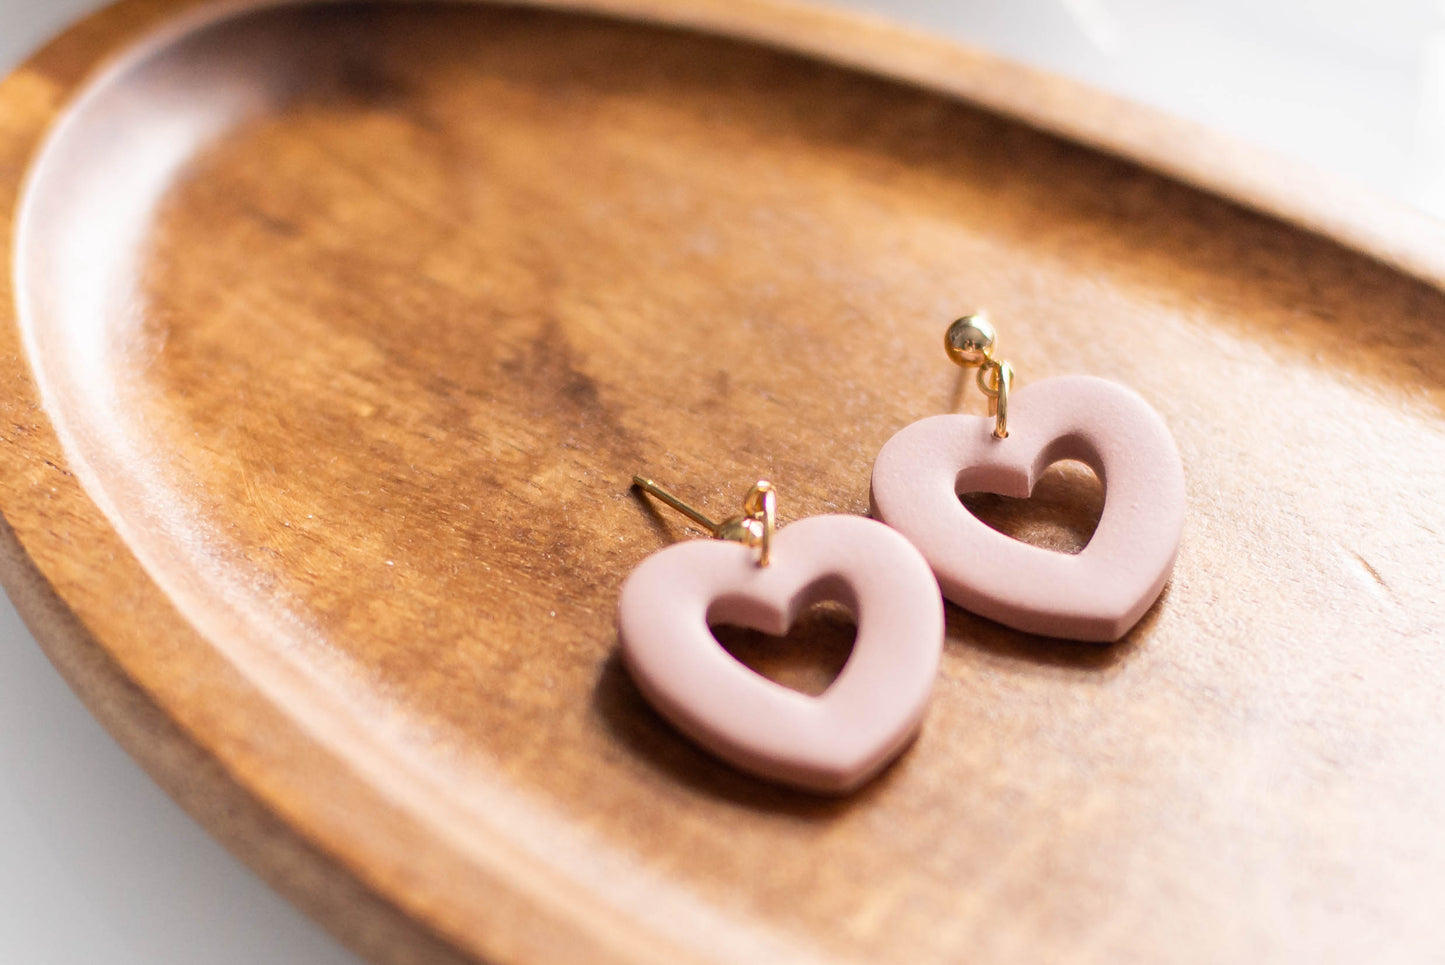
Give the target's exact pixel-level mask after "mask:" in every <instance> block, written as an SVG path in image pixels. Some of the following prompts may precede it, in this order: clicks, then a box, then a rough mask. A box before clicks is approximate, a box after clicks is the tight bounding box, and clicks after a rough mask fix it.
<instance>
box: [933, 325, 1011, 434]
mask: <svg viewBox="0 0 1445 965" xmlns="http://www.w3.org/2000/svg"><path fill="white" fill-rule="evenodd" d="M997 346H998V333H997V332H995V331H994V328H993V325H992V324H990V323H989V320H988V316H987V315H985V314H984V313H983V312H978V313H976V314H974V315H965V316H963V317H962V318H960V319H958V320H957V321H955V322H954V323H953V324H952V325H950V326H948V331H946V332H944V333H943V349H944V351H946V352H947V353H948V357H949V359H950V360H951V361H952V362H953V363H954V364H955V365H958V366H961V367H963V368H973V367H975V366H977V367H978V387H979V389H980V390H981V391H982V392H983V394H984V395H986V396H988V414H989V415H991V416H993V417H994V421H993V437H994V438H995V439H1006V438H1008V394H1009V389H1011V388H1012V387H1013V380H1014V370H1013V366H1012V365H1009V364H1008V363H1007V362H1005V361H1003V360H1001V359H996V358H994V350H995V349H996V347H997Z"/></svg>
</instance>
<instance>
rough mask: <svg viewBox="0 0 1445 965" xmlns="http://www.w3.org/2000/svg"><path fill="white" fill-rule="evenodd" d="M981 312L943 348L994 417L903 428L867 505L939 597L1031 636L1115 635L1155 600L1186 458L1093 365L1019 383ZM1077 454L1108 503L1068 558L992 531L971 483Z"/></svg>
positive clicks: (1005, 486) (1167, 567) (1011, 480)
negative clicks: (922, 568) (971, 379)
mask: <svg viewBox="0 0 1445 965" xmlns="http://www.w3.org/2000/svg"><path fill="white" fill-rule="evenodd" d="M996 341H997V339H996V336H995V334H994V331H993V328H992V326H990V325H989V324H988V322H987V320H986V319H985V318H984V317H983V316H982V315H971V316H967V317H965V318H960V319H959V320H958V321H956V322H954V323H953V325H951V326H950V327H949V329H948V332H947V334H946V335H945V336H944V347H945V348H946V349H947V351H948V355H949V358H951V359H952V360H953V361H954V362H956V363H958V364H959V365H962V366H966V367H968V366H978V385H979V388H981V389H982V390H983V392H984V393H985V394H986V395H987V396H988V397H989V401H990V405H989V410H990V416H988V417H985V416H970V415H940V416H933V417H931V418H928V419H922V420H920V421H918V422H915V423H913V424H912V425H910V426H907V427H906V428H904V429H903V430H901V431H900V432H898V433H897V434H896V435H895V436H893V438H891V439H889V440H888V442H887V443H885V444H884V446H883V448H882V449H881V450H880V451H879V453H878V458H877V460H876V461H875V462H874V464H873V485H872V503H873V515H874V516H875V517H877V518H878V519H880V520H882V521H883V522H885V523H887V524H888V525H889V526H892V527H893V528H894V529H896V530H898V531H899V532H900V533H902V534H903V535H904V536H907V537H908V538H909V539H910V540H912V542H913V544H914V545H915V546H917V547H918V549H919V550H920V551H921V552H922V553H923V555H924V556H925V557H926V558H927V559H928V562H929V564H930V565H931V566H932V567H933V572H934V575H935V576H937V577H938V582H939V585H940V586H942V588H943V595H944V596H945V597H947V598H948V599H950V600H952V601H953V602H954V603H957V604H958V605H959V606H961V607H963V608H964V609H966V610H972V611H973V612H974V613H978V614H981V615H982V616H986V617H988V618H990V619H992V620H997V621H998V622H999V623H1003V624H1006V625H1008V626H1011V627H1014V628H1015V629H1018V630H1024V631H1027V632H1029V633H1039V634H1045V635H1047V636H1054V637H1067V638H1071V639H1075V640H1096V641H1112V640H1117V639H1119V638H1120V637H1122V636H1123V635H1124V634H1125V633H1127V632H1128V631H1129V628H1130V627H1132V626H1133V625H1134V624H1135V623H1137V622H1138V620H1139V618H1140V617H1141V616H1143V615H1144V611H1145V610H1147V609H1149V606H1150V605H1151V604H1152V603H1153V602H1154V600H1155V599H1157V598H1158V596H1159V593H1160V592H1161V591H1162V590H1163V589H1164V584H1165V583H1166V582H1167V581H1168V579H1169V574H1170V572H1171V571H1172V570H1173V568H1174V558H1175V555H1176V554H1177V553H1178V550H1179V538H1180V535H1181V533H1182V531H1183V527H1184V500H1185V494H1184V467H1183V465H1182V464H1181V462H1180V460H1179V451H1178V449H1177V448H1176V447H1175V445H1174V437H1173V436H1171V435H1170V434H1169V429H1168V427H1167V426H1165V424H1164V420H1163V419H1162V418H1160V417H1159V414H1158V413H1157V412H1155V411H1154V410H1153V408H1151V407H1150V406H1149V403H1147V402H1145V401H1144V400H1143V399H1142V398H1140V397H1139V396H1138V395H1137V394H1136V393H1134V392H1133V391H1132V390H1130V389H1127V388H1125V387H1124V386H1122V385H1119V384H1117V383H1114V382H1109V381H1107V380H1105V379H1100V378H1094V377H1092V376H1066V377H1060V378H1052V379H1045V380H1044V381H1042V382H1039V383H1038V384H1036V385H1032V386H1029V387H1028V388H1024V389H1020V390H1018V391H1017V392H1014V391H1013V390H1012V388H1013V369H1012V367H1011V366H1010V365H1009V364H1008V363H1007V362H1004V361H1001V360H999V359H997V358H995V354H994V353H995V344H996ZM1061 459H1077V460H1079V461H1080V462H1083V463H1085V464H1086V465H1088V466H1089V468H1091V469H1092V470H1093V471H1094V474H1095V475H1097V476H1098V477H1099V481H1100V482H1101V483H1102V484H1103V486H1104V511H1103V514H1102V515H1101V516H1100V517H1099V525H1098V527H1097V528H1096V529H1095V531H1094V535H1093V537H1092V538H1091V539H1090V540H1089V542H1088V545H1086V546H1085V547H1084V549H1083V550H1082V551H1080V552H1079V553H1078V554H1075V555H1069V554H1065V553H1057V552H1054V551H1052V550H1047V549H1042V548H1040V547H1037V546H1030V545H1029V544H1027V543H1024V542H1021V541H1019V540H1015V539H1012V538H1010V537H1008V536H1005V535H1004V534H1002V533H999V532H997V531H996V530H994V529H992V528H990V527H989V526H988V525H987V524H985V523H984V522H982V521H981V520H979V519H978V518H977V517H976V516H974V515H973V514H972V513H970V512H969V511H968V510H967V509H966V508H965V507H964V506H963V504H962V503H961V502H960V501H959V498H958V497H959V494H960V493H965V492H978V491H983V490H986V491H989V492H994V493H997V494H999V495H1002V496H1015V497H1025V496H1028V495H1029V494H1030V493H1031V492H1032V491H1033V487H1034V481H1035V480H1036V479H1037V478H1038V476H1039V474H1040V473H1042V472H1043V471H1044V470H1045V469H1047V468H1048V467H1049V466H1050V465H1051V464H1053V463H1055V462H1058V461H1059V460H1061Z"/></svg>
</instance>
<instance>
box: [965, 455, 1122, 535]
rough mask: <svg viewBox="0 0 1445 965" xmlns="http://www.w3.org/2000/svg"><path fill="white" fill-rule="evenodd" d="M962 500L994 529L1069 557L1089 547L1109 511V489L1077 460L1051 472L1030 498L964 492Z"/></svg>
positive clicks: (1042, 476)
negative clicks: (1106, 495)
mask: <svg viewBox="0 0 1445 965" xmlns="http://www.w3.org/2000/svg"><path fill="white" fill-rule="evenodd" d="M958 498H959V501H960V502H962V503H963V506H964V508H965V509H967V510H968V511H969V512H970V513H972V514H973V515H974V516H975V517H977V518H978V519H980V520H982V521H983V522H984V524H986V525H987V526H988V528H989V529H991V530H993V531H995V532H998V533H1003V534H1004V535H1005V536H1008V537H1011V538H1013V539H1016V540H1018V541H1019V542H1021V543H1028V544H1029V545H1030V546H1037V547H1039V548H1040V549H1048V550H1053V551H1054V552H1056V553H1068V554H1069V555H1074V554H1077V553H1079V552H1082V551H1083V549H1084V547H1085V546H1088V545H1089V540H1091V539H1093V536H1094V531H1095V530H1097V529H1098V528H1099V517H1100V516H1102V515H1103V512H1104V487H1103V485H1102V484H1101V483H1100V482H1099V477H1098V476H1096V475H1094V473H1093V471H1092V470H1090V469H1089V467H1088V466H1086V465H1084V464H1083V463H1081V462H1078V461H1076V460H1072V459H1065V460H1062V461H1060V462H1056V463H1054V464H1053V465H1051V466H1049V467H1048V468H1047V469H1045V470H1044V471H1043V472H1042V473H1041V474H1040V475H1039V478H1038V480H1037V481H1036V482H1035V483H1034V487H1033V490H1032V492H1030V493H1029V496H1028V498H1027V499H1017V498H1015V497H1013V496H1000V495H999V494H998V493H990V492H972V493H962V494H960V495H959V497H958Z"/></svg>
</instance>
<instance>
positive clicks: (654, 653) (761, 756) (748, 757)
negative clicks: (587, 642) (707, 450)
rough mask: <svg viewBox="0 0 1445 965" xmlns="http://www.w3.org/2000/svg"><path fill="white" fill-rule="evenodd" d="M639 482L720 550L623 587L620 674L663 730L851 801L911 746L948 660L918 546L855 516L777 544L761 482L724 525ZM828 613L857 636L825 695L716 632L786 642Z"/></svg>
mask: <svg viewBox="0 0 1445 965" xmlns="http://www.w3.org/2000/svg"><path fill="white" fill-rule="evenodd" d="M633 483H634V485H635V486H637V487H638V488H639V489H641V490H643V491H645V492H648V493H651V494H652V495H653V496H656V497H657V498H659V499H661V500H662V501H663V502H665V503H667V504H668V505H669V506H671V507H673V508H674V509H676V510H678V511H679V512H681V513H683V514H685V515H686V516H688V518H690V519H692V520H693V521H694V522H695V523H697V524H698V525H700V526H702V527H704V528H706V529H707V530H708V531H709V532H711V533H712V535H713V536H715V537H718V539H717V540H716V541H714V540H693V541H689V542H685V543H677V544H675V545H673V546H669V547H667V548H665V549H662V550H659V551H658V552H656V553H653V554H652V555H651V556H649V557H648V558H647V559H645V560H643V561H642V562H641V563H640V564H639V565H638V566H637V568H636V569H634V570H633V571H632V573H631V574H630V575H629V576H628V577H627V580H626V581H625V582H624V583H623V585H622V595H621V599H620V600H619V602H618V615H617V626H618V635H619V637H620V639H621V645H622V656H623V660H624V661H625V663H626V665H627V668H628V670H629V671H630V672H631V674H632V677H633V679H634V680H635V681H636V682H637V686H638V689H639V690H641V691H642V693H643V695H644V696H645V697H646V698H647V699H648V700H649V701H651V703H652V705H653V706H654V707H655V708H657V710H658V711H659V712H660V713H661V714H662V715H663V716H664V717H666V718H667V719H668V720H669V721H671V722H672V724H673V725H674V726H675V727H677V728H678V730H680V731H682V732H683V733H685V734H687V735H688V736H689V737H691V738H692V739H693V740H695V741H697V742H698V743H699V744H701V745H702V746H703V747H705V748H707V749H708V750H710V751H712V752H713V753H714V754H716V755H717V756H718V757H721V758H722V759H724V760H726V761H727V762H729V763H730V764H732V765H734V766H736V767H738V768H740V769H742V770H744V771H748V772H750V773H752V774H755V775H757V776H759V777H763V778H767V779H769V780H772V781H776V782H778V783H781V784H786V785H790V786H792V787H797V788H802V789H804V790H807V791H813V792H817V793H825V794H845V793H847V792H849V791H852V790H854V789H855V788H857V787H859V786H860V785H862V784H863V783H865V782H866V781H868V780H869V779H870V778H872V777H873V776H874V775H875V774H877V773H878V772H879V771H881V770H882V769H883V768H884V766H886V765H887V764H888V763H889V762H890V761H891V760H893V758H895V757H897V756H898V754H899V753H901V752H902V751H903V749H904V748H905V747H907V746H908V744H909V742H910V741H911V740H912V739H913V737H914V735H915V734H916V733H917V731H918V727H919V725H920V723H921V721H922V719H923V712H924V709H925V707H926V706H927V703H928V696H929V694H930V692H931V691H932V689H933V680H934V677H935V676H936V675H937V673H938V662H939V657H940V655H941V653H942V649H943V602H942V600H941V598H940V596H939V592H938V584H937V583H936V582H935V580H934V578H933V573H932V571H931V570H930V569H929V567H928V562H927V561H926V560H924V558H923V557H922V556H921V555H920V554H919V552H918V550H916V549H914V547H913V544H911V543H910V542H908V540H906V539H904V538H903V537H902V536H900V535H899V534H898V533H896V532H894V531H893V530H891V529H889V528H888V527H887V526H884V525H883V524H881V523H878V522H875V521H874V520H871V519H867V518H865V517H862V516H812V517H809V518H807V519H802V520H799V521H797V522H795V523H792V524H790V525H789V526H787V527H786V528H777V531H776V532H774V530H775V522H776V495H775V494H774V492H773V488H772V486H771V485H770V484H769V483H767V482H759V483H758V484H757V485H756V486H754V487H753V488H752V489H751V490H750V491H749V492H748V495H747V498H746V499H745V500H744V502H743V513H742V514H741V515H739V516H734V517H732V518H730V519H727V520H724V521H723V522H721V523H716V522H713V521H712V520H711V519H709V518H708V517H707V516H705V515H703V514H702V513H701V512H699V511H698V510H696V509H694V508H693V507H691V506H688V505H687V504H686V503H683V502H682V501H680V500H679V499H677V497H675V496H673V495H672V494H671V493H669V492H667V491H666V490H664V489H662V488H661V487H660V486H658V485H657V484H656V483H654V482H652V481H651V480H648V479H643V478H641V477H635V478H634V479H633ZM825 600H831V601H835V602H838V603H841V604H843V605H844V606H845V607H847V608H848V609H849V610H850V611H851V612H852V614H853V617H854V619H855V620H856V621H857V624H858V634H857V639H856V641H855V642H854V644H853V652H852V654H851V656H849V658H848V661H847V663H846V664H845V665H844V667H843V670H842V672H841V673H840V674H839V675H838V677H837V679H836V680H834V681H833V683H832V684H831V685H830V686H829V687H828V689H827V690H826V691H824V692H823V693H822V694H821V695H819V696H817V697H810V696H808V695H806V694H803V693H799V692H798V691H796V690H791V689H789V688H787V687H784V686H782V685H781V684H777V683H774V682H773V681H771V680H769V679H767V678H766V677H764V676H762V675H761V674H758V673H756V672H755V671H753V670H752V669H750V668H749V667H747V666H745V665H744V664H742V663H740V662H738V661H737V660H736V659H735V658H734V657H733V656H732V655H731V654H729V653H728V652H727V651H726V650H724V649H723V647H722V645H721V644H720V643H718V640H717V638H716V637H715V636H714V635H713V632H712V629H711V625H712V624H718V623H729V624H734V625H737V626H745V627H750V628H752V629H756V630H760V631H762V632H764V633H771V634H776V635H779V636H781V635H782V634H784V633H786V632H787V631H788V627H789V626H790V625H791V624H792V623H793V620H794V618H796V617H797V616H798V614H800V613H802V612H803V611H804V610H806V609H807V608H808V607H809V606H812V605H813V604H814V603H820V602H823V601H825Z"/></svg>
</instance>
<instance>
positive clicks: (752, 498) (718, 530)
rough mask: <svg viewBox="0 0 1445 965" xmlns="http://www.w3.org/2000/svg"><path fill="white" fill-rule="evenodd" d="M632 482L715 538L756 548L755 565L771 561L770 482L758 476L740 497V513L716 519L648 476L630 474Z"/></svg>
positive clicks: (773, 499)
mask: <svg viewBox="0 0 1445 965" xmlns="http://www.w3.org/2000/svg"><path fill="white" fill-rule="evenodd" d="M632 485H634V486H636V487H637V488H638V489H641V490H642V491H643V492H645V493H648V494H649V495H652V496H656V497H657V498H658V499H660V500H662V501H663V502H664V503H666V504H667V505H669V506H671V507H672V508H673V509H675V510H677V511H678V512H679V513H682V514H683V515H684V516H686V517H687V518H688V519H690V520H692V521H693V522H694V523H697V524H698V525H699V526H701V527H703V528H704V529H706V530H707V531H708V532H710V533H712V535H713V536H714V537H715V538H717V539H722V540H728V541H730V542H734V543H742V544H743V545H744V546H747V547H750V548H752V549H756V550H757V551H758V565H759V566H767V565H768V563H769V562H771V561H772V550H773V530H775V529H776V528H777V505H778V504H777V499H778V497H777V493H776V492H775V491H774V490H773V484H772V483H770V482H768V481H767V480H766V479H759V480H758V482H757V484H756V485H754V486H753V487H752V488H751V489H749V490H748V494H747V496H746V497H744V498H743V512H742V515H739V516H729V517H728V518H727V519H725V520H723V521H722V522H720V523H719V522H717V521H715V520H713V519H711V518H709V517H708V516H707V514H705V513H704V512H703V511H702V510H700V509H698V508H697V507H695V506H689V505H688V504H687V503H685V502H683V501H682V500H681V499H678V498H677V497H676V496H674V495H673V494H672V493H670V492H668V491H667V490H666V489H664V488H662V487H661V486H659V485H658V484H657V483H655V482H653V481H652V480H651V479H648V478H647V477H646V476H633V477H632Z"/></svg>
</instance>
